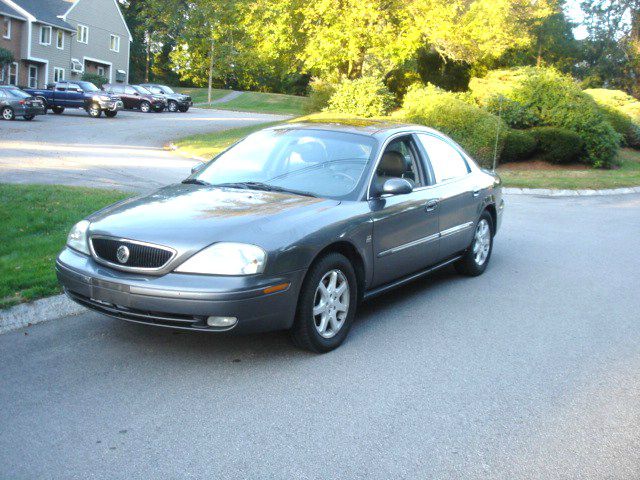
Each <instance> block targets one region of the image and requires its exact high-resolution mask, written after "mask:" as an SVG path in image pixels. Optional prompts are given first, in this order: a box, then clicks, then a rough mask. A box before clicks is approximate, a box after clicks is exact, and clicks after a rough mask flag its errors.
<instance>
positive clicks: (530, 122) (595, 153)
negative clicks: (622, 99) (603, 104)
mask: <svg viewBox="0 0 640 480" xmlns="http://www.w3.org/2000/svg"><path fill="white" fill-rule="evenodd" d="M471 85H472V95H473V97H474V98H475V99H476V101H477V102H478V103H479V104H480V105H483V106H485V108H487V109H489V110H490V111H492V112H494V113H495V112H496V106H499V105H500V104H501V103H500V102H499V101H498V102H496V98H497V95H500V96H502V97H504V98H506V99H508V101H507V102H503V106H504V105H506V106H507V110H506V111H504V112H503V114H504V118H505V119H506V120H507V122H508V123H509V124H510V125H511V126H516V127H523V126H527V127H528V126H553V127H560V128H564V129H567V130H571V131H573V132H576V133H577V134H579V135H580V137H581V138H582V139H583V140H584V142H585V145H586V148H585V150H584V152H585V154H584V155H583V157H582V158H581V160H583V161H586V162H588V163H590V164H591V165H593V166H594V167H605V168H608V167H611V166H612V165H613V164H614V162H615V158H616V155H617V153H618V148H619V147H620V141H621V136H620V135H619V134H618V133H617V132H616V131H615V129H614V128H613V126H612V125H611V123H610V122H609V120H608V118H607V117H606V116H605V114H604V113H603V112H602V109H601V108H600V107H599V106H598V105H597V104H596V103H595V101H594V100H593V99H592V98H591V97H590V96H589V95H587V94H586V93H584V92H582V91H581V90H580V88H578V86H577V85H576V83H575V82H574V80H573V79H572V78H571V77H568V76H565V75H563V74H561V73H559V72H558V71H556V70H554V69H550V68H534V67H526V68H519V69H513V70H511V71H499V72H492V73H490V74H489V75H488V76H487V77H486V78H485V80H484V81H479V80H474V81H472V82H471ZM492 91H493V92H495V94H493V95H492V93H491V92H492ZM523 123H524V124H523Z"/></svg>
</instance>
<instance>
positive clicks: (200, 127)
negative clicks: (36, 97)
mask: <svg viewBox="0 0 640 480" xmlns="http://www.w3.org/2000/svg"><path fill="white" fill-rule="evenodd" d="M283 118H286V117H283V116H278V115H266V114H259V113H245V112H230V111H223V110H210V109H202V108H192V109H190V110H189V111H188V112H187V113H180V112H178V113H169V112H163V113H147V114H144V113H140V112H135V111H121V112H119V113H118V116H117V117H115V118H106V117H101V118H97V119H94V118H90V117H89V116H88V115H87V114H86V112H84V111H82V110H66V111H65V112H64V113H63V114H62V115H54V114H52V113H50V114H48V115H44V116H38V117H36V118H35V119H34V120H33V121H31V122H27V121H24V120H21V119H18V120H15V121H12V122H8V121H0V181H2V182H13V183H57V184H65V185H79V186H89V187H107V188H109V187H115V188H122V189H128V190H142V191H144V190H151V189H154V188H156V187H158V186H161V185H166V184H168V183H173V182H176V181H178V180H181V179H183V178H184V177H186V176H187V175H188V173H189V170H190V168H191V166H192V165H193V164H194V162H193V161H192V160H188V159H184V158H181V157H179V156H177V155H175V154H172V153H170V152H168V151H165V150H163V148H162V147H163V146H164V145H165V144H167V143H169V142H170V141H172V140H175V139H177V138H180V137H184V136H187V135H191V134H194V133H200V132H209V131H214V130H223V129H229V128H235V127H241V126H246V125H251V124H254V123H260V122H270V121H274V120H278V119H283Z"/></svg>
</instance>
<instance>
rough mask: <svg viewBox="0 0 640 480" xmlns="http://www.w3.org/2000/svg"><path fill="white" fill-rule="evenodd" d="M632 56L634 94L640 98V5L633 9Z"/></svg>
mask: <svg viewBox="0 0 640 480" xmlns="http://www.w3.org/2000/svg"><path fill="white" fill-rule="evenodd" d="M630 36H631V38H630V40H631V42H630V43H631V55H632V69H633V73H634V75H633V76H634V78H633V94H634V95H635V96H636V97H638V96H640V5H638V6H636V8H632V9H631V33H630Z"/></svg>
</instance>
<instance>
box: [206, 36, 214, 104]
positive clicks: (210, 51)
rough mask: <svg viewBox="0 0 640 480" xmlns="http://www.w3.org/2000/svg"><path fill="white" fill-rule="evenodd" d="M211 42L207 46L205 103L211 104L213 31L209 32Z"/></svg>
mask: <svg viewBox="0 0 640 480" xmlns="http://www.w3.org/2000/svg"><path fill="white" fill-rule="evenodd" d="M210 36H211V44H210V47H209V85H208V88H207V103H209V104H211V84H212V83H213V31H212V32H211V33H210Z"/></svg>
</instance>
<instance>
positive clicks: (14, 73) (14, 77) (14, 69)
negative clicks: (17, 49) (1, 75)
mask: <svg viewBox="0 0 640 480" xmlns="http://www.w3.org/2000/svg"><path fill="white" fill-rule="evenodd" d="M7 83H8V84H9V85H18V62H13V63H12V64H11V65H9V81H8V82H7Z"/></svg>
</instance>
